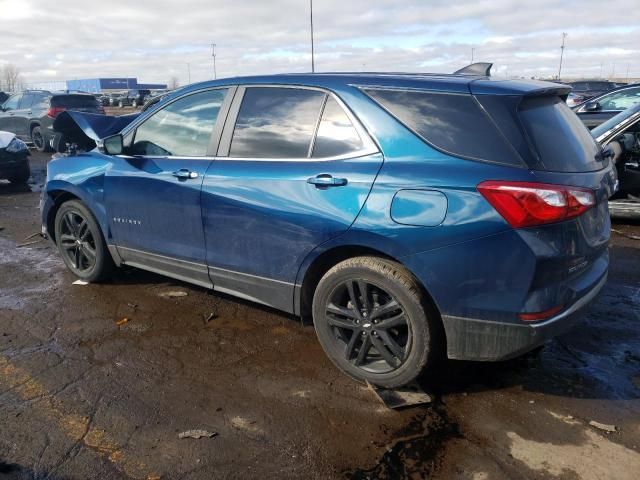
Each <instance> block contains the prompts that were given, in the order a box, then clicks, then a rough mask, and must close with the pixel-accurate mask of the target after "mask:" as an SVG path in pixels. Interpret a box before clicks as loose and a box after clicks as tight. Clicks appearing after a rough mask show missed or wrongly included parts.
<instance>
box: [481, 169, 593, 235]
mask: <svg viewBox="0 0 640 480" xmlns="http://www.w3.org/2000/svg"><path fill="white" fill-rule="evenodd" d="M478 191H479V192H480V193H481V194H482V196H483V197H484V198H485V199H486V200H487V201H488V202H489V203H490V204H491V206H493V208H495V209H496V210H497V211H498V213H499V214H500V215H502V216H503V217H504V219H505V220H506V221H507V222H508V223H509V225H511V226H512V227H514V228H524V227H533V226H536V225H545V224H547V223H556V222H562V221H564V220H568V219H571V218H575V217H577V216H579V215H582V214H583V213H584V212H586V211H587V210H589V209H590V208H591V207H593V206H594V205H595V204H596V197H595V195H594V193H593V191H592V190H589V189H587V188H578V187H568V186H564V185H554V184H547V183H532V182H503V181H499V180H490V181H487V182H482V183H481V184H480V185H478Z"/></svg>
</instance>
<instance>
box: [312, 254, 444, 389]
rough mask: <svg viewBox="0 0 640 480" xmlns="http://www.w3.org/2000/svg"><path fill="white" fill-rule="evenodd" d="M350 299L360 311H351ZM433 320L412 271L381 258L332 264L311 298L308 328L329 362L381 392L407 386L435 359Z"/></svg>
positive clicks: (367, 258)
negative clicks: (311, 319)
mask: <svg viewBox="0 0 640 480" xmlns="http://www.w3.org/2000/svg"><path fill="white" fill-rule="evenodd" d="M349 285H351V287H349ZM362 290H364V291H365V292H366V295H364V296H363V295H362ZM365 297H366V298H367V301H366V302H365V301H364V298H365ZM354 299H355V303H356V305H357V306H359V307H361V308H358V309H354V308H353V304H354ZM393 302H395V304H394V303H393ZM336 307H337V308H336ZM381 307H384V308H381ZM438 321H439V320H438V316H437V313H436V312H435V309H434V308H432V307H431V306H430V304H429V302H428V301H427V299H426V298H425V296H424V294H423V293H422V289H421V288H420V285H419V284H418V282H417V281H416V279H415V278H414V277H413V276H412V275H411V273H409V272H408V271H407V270H406V269H405V268H404V267H403V266H402V265H400V264H398V263H396V262H393V261H391V260H386V259H383V258H378V257H354V258H351V259H348V260H345V261H343V262H341V263H339V264H337V265H335V266H334V267H333V268H331V269H330V270H329V271H328V272H327V273H326V274H325V275H324V276H323V277H322V279H321V280H320V282H319V283H318V286H317V288H316V291H315V293H314V296H313V324H314V326H315V330H316V333H317V335H318V339H319V341H320V344H321V345H322V348H323V349H324V351H325V353H326V354H327V356H328V357H329V359H330V360H331V361H332V362H333V363H334V364H335V365H336V366H337V367H338V368H339V369H341V370H342V371H343V372H345V373H346V374H348V375H349V376H351V377H353V378H355V379H356V380H359V381H362V382H369V383H371V384H374V385H378V386H381V387H385V388H395V387H399V386H402V385H406V384H407V383H410V382H412V381H413V380H415V379H416V377H418V376H419V375H420V373H421V372H422V371H423V370H424V369H425V368H426V367H427V366H428V365H429V364H431V363H432V362H433V361H434V360H435V359H436V350H437V346H438V344H439V343H438V342H439V338H438V337H439V334H438V332H440V329H439V328H437V325H438V324H437V322H438ZM354 324H355V325H354ZM355 335H357V336H355ZM365 342H366V343H365ZM365 347H368V348H365ZM362 352H364V354H363V353H362Z"/></svg>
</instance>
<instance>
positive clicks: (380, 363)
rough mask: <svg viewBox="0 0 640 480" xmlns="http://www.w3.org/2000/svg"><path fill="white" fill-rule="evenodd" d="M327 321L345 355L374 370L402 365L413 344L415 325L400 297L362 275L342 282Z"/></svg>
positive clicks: (367, 369)
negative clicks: (403, 306) (408, 319)
mask: <svg viewBox="0 0 640 480" xmlns="http://www.w3.org/2000/svg"><path fill="white" fill-rule="evenodd" d="M326 318H327V323H328V324H329V325H330V326H331V327H332V328H333V331H334V333H335V337H336V342H338V343H339V344H340V345H341V349H342V351H343V355H344V357H345V359H346V360H347V361H348V362H350V363H351V364H352V365H354V366H355V367H358V368H361V369H363V370H365V371H368V372H372V373H388V372H391V371H393V370H396V369H397V368H399V367H400V366H401V365H402V364H403V363H404V361H405V359H406V358H407V354H408V351H409V349H410V348H411V329H410V326H409V323H408V322H407V318H406V314H405V311H404V309H403V308H402V306H401V305H400V303H398V300H396V299H395V298H394V297H393V295H391V294H390V293H389V292H387V291H385V290H384V289H383V288H381V287H380V286H378V285H375V284H373V283H370V282H367V281H364V280H361V279H358V280H347V281H346V282H343V283H341V284H340V285H338V286H337V287H336V288H335V289H334V291H333V294H332V295H331V300H330V302H329V304H328V305H327V308H326Z"/></svg>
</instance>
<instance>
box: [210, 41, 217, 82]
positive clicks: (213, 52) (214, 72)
mask: <svg viewBox="0 0 640 480" xmlns="http://www.w3.org/2000/svg"><path fill="white" fill-rule="evenodd" d="M211 56H212V57H213V79H214V80H217V79H218V72H217V71H216V44H215V43H212V44H211Z"/></svg>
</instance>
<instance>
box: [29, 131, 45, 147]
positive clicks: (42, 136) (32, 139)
mask: <svg viewBox="0 0 640 480" xmlns="http://www.w3.org/2000/svg"><path fill="white" fill-rule="evenodd" d="M36 136H39V137H40V138H41V140H42V145H38V144H37V143H36V141H35V137H36ZM31 141H32V142H33V144H34V145H35V147H36V150H38V151H39V152H46V151H47V143H46V139H45V138H44V134H43V133H42V128H41V127H40V126H35V127H33V128H32V129H31Z"/></svg>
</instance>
